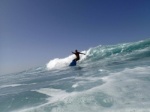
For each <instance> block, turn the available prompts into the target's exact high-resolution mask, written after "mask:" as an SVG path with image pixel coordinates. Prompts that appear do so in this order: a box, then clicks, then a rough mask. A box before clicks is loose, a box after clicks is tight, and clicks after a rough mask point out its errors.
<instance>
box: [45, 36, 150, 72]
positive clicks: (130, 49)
mask: <svg viewBox="0 0 150 112" xmlns="http://www.w3.org/2000/svg"><path fill="white" fill-rule="evenodd" d="M82 52H84V53H86V55H85V56H84V55H81V60H80V61H79V62H78V63H80V64H82V63H84V64H88V63H92V62H95V61H96V62H99V61H101V63H103V64H105V65H106V63H109V64H111V63H113V64H114V63H122V62H125V61H133V60H138V59H145V58H149V57H150V39H147V40H142V41H138V42H132V43H123V44H118V45H107V46H102V45H100V46H97V47H94V48H90V49H88V50H86V51H82ZM74 58H75V57H74V55H70V56H68V57H66V58H62V59H59V58H56V59H53V60H50V61H49V63H48V64H47V68H48V69H49V70H51V69H60V68H63V67H66V66H68V65H69V63H70V62H71V61H72V60H73V59H74ZM83 60H84V61H83Z"/></svg>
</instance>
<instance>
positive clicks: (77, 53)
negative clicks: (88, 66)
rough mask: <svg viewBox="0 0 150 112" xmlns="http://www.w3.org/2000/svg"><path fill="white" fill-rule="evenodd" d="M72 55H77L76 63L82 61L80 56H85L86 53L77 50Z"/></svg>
mask: <svg viewBox="0 0 150 112" xmlns="http://www.w3.org/2000/svg"><path fill="white" fill-rule="evenodd" d="M72 53H73V54H75V55H76V58H75V59H74V60H75V61H78V60H80V55H79V54H84V53H81V52H78V50H75V52H72ZM84 55H85V54H84Z"/></svg>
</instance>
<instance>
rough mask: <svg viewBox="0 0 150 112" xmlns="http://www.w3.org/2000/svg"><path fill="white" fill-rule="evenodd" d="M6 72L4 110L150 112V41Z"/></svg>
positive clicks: (1, 80)
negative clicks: (14, 71)
mask: <svg viewBox="0 0 150 112" xmlns="http://www.w3.org/2000/svg"><path fill="white" fill-rule="evenodd" d="M83 52H84V53H86V55H85V56H84V55H82V56H81V60H80V61H79V62H78V63H77V66H75V67H69V66H68V65H69V63H70V62H71V61H72V59H73V58H74V55H70V56H68V57H66V58H63V59H58V58H56V59H53V60H50V62H48V63H47V64H46V65H45V66H41V67H38V68H34V69H30V70H27V71H23V72H20V73H16V74H8V75H1V76H0V112H150V40H149V39H148V40H143V41H139V42H134V43H124V44H118V45H110V46H97V47H94V48H90V49H88V50H85V51H83Z"/></svg>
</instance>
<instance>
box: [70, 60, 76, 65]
mask: <svg viewBox="0 0 150 112" xmlns="http://www.w3.org/2000/svg"><path fill="white" fill-rule="evenodd" d="M76 64H77V63H76V61H75V60H72V62H71V63H70V64H69V66H76Z"/></svg>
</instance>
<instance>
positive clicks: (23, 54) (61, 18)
mask: <svg viewBox="0 0 150 112" xmlns="http://www.w3.org/2000/svg"><path fill="white" fill-rule="evenodd" d="M147 38H150V0H0V74H6V73H11V72H18V71H22V70H25V69H29V68H32V67H36V66H40V65H45V64H46V63H48V62H49V60H51V59H54V58H64V57H67V56H68V55H70V54H71V51H73V50H74V49H78V50H80V51H82V50H87V49H89V48H90V47H95V46H97V45H112V44H119V43H125V42H134V41H139V40H143V39H147Z"/></svg>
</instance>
